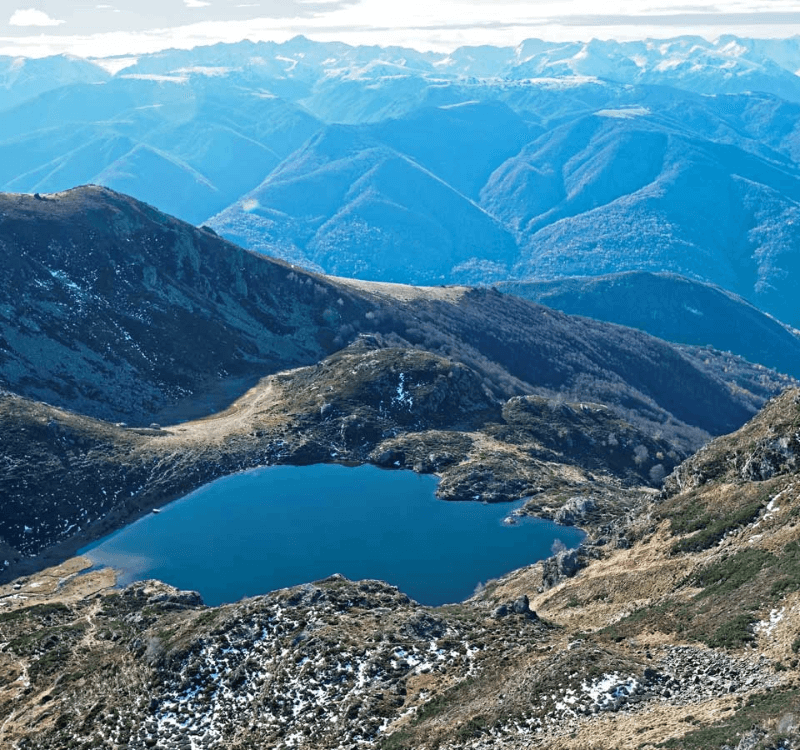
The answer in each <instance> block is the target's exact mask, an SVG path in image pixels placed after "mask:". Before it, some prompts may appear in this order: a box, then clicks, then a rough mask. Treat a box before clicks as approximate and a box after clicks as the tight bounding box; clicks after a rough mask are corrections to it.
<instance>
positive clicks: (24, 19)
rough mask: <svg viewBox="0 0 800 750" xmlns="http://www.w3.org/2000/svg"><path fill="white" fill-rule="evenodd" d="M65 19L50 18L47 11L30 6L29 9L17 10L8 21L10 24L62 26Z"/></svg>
mask: <svg viewBox="0 0 800 750" xmlns="http://www.w3.org/2000/svg"><path fill="white" fill-rule="evenodd" d="M62 23H64V21H59V20H57V19H55V18H50V16H48V15H47V13H45V12H43V11H41V10H36V9H35V8H28V9H27V10H22V9H20V10H15V11H14V13H13V15H12V16H11V18H10V19H9V21H8V25H9V26H60V25H61V24H62Z"/></svg>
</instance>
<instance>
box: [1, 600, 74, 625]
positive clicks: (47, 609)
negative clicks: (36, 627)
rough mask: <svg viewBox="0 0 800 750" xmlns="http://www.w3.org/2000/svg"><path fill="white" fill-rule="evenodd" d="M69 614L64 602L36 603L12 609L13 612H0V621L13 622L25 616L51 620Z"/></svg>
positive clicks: (69, 611)
mask: <svg viewBox="0 0 800 750" xmlns="http://www.w3.org/2000/svg"><path fill="white" fill-rule="evenodd" d="M69 614H71V610H70V608H69V607H68V606H67V605H66V604H61V603H55V604H36V605H34V606H33V607H26V608H24V609H17V610H14V611H13V612H4V613H3V614H0V623H4V622H14V621H16V620H20V619H22V618H26V617H30V618H35V619H37V620H51V619H53V618H57V617H61V616H64V615H69Z"/></svg>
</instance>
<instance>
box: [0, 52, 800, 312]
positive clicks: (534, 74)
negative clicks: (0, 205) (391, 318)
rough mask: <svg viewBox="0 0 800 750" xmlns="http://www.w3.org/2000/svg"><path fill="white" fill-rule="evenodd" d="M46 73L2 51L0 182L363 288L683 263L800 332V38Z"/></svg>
mask: <svg viewBox="0 0 800 750" xmlns="http://www.w3.org/2000/svg"><path fill="white" fill-rule="evenodd" d="M23 63H24V64H23ZM23 63H20V62H19V61H14V60H10V59H3V60H0V70H2V69H3V68H2V66H3V65H6V68H7V75H6V77H5V79H3V80H5V82H6V87H5V88H3V87H2V86H0V190H8V191H13V192H31V193H34V192H40V193H45V192H58V191H62V190H66V189H69V188H71V187H73V186H75V185H78V184H86V183H94V184H102V185H105V186H107V187H111V188H112V189H116V190H120V191H123V192H125V193H129V194H131V195H134V196H135V197H137V198H139V199H141V200H145V201H147V202H149V203H151V204H152V205H154V206H156V207H158V208H159V209H161V210H165V211H167V212H169V213H171V214H173V215H176V216H178V217H179V218H182V219H184V220H188V221H191V222H193V223H195V224H198V225H200V224H205V225H207V226H211V227H212V228H214V229H215V230H216V231H217V232H219V233H220V234H223V235H225V236H228V237H229V238H231V239H233V240H234V241H236V242H238V243H241V244H243V245H246V246H247V247H249V248H252V249H258V250H260V251H262V252H266V253H268V254H272V255H276V256H278V257H283V258H284V259H286V260H287V261H289V262H291V263H295V264H297V265H302V266H304V267H307V268H310V269H314V270H317V271H324V272H328V273H335V274H339V275H344V276H354V277H359V278H363V279H382V280H387V281H394V282H401V283H403V282H407V283H426V284H431V283H434V284H435V283H445V284H446V283H470V284H486V283H495V282H499V281H503V280H506V279H512V280H518V281H525V280H529V279H546V278H558V277H562V276H572V275H589V276H592V275H605V274H611V273H619V272H623V271H650V272H660V271H664V270H667V271H670V272H672V273H677V274H680V275H684V276H687V277H690V278H693V279H695V280H697V281H702V282H707V283H712V284H716V285H719V286H721V287H723V288H725V289H728V290H730V291H732V292H733V293H735V294H737V295H739V296H741V297H743V298H745V299H747V300H748V301H749V302H751V303H752V304H755V305H757V306H758V307H759V308H761V309H763V310H765V311H767V312H769V313H770V314H772V315H774V316H776V317H777V318H779V319H781V320H785V321H786V322H787V323H789V324H791V325H795V326H800V313H798V311H797V309H796V306H795V305H794V304H793V303H792V298H793V293H794V289H795V287H796V284H797V278H798V273H799V272H800V259H799V258H798V249H797V248H798V247H800V243H799V242H798V240H799V239H800V237H798V235H797V232H798V229H797V227H798V226H800V213H799V211H800V167H799V166H798V163H799V162H798V160H800V89H798V81H800V78H798V76H796V75H795V71H796V70H800V45H799V44H798V42H797V40H782V41H774V40H772V41H770V40H749V39H739V38H734V37H724V38H722V39H720V40H718V41H717V42H714V43H711V42H707V41H704V40H702V39H699V38H694V37H679V38H676V39H670V40H649V41H645V42H631V43H616V42H599V41H596V40H595V41H592V42H589V43H585V44H583V43H581V44H577V43H576V44H553V43H547V42H542V41H540V40H527V41H525V42H523V43H522V44H520V45H518V46H517V47H516V48H502V49H501V48H490V47H471V48H462V49H459V50H455V51H453V53H452V54H450V55H442V54H437V53H421V52H416V51H414V50H408V49H402V48H397V47H389V48H379V47H352V46H349V45H345V44H340V43H318V42H313V41H310V40H308V39H305V38H302V37H298V38H296V39H293V40H290V41H288V42H285V43H283V44H273V43H252V42H241V43H237V44H229V45H224V44H222V45H215V46H212V47H205V48H195V49H192V50H168V51H164V52H159V53H155V54H152V55H142V56H140V57H139V58H138V59H135V60H128V59H121V60H116V61H115V60H110V61H104V62H103V65H104V66H105V68H108V69H114V68H115V67H118V68H120V69H119V70H118V71H117V72H116V73H115V74H114V75H111V74H110V73H108V70H106V69H105V68H103V67H101V66H99V65H98V64H95V63H91V62H87V61H78V60H74V59H70V58H48V59H47V60H46V61H23ZM20 71H22V72H20ZM25 71H28V73H27V74H26V75H30V76H33V78H36V80H41V81H42V82H43V83H42V85H39V84H37V85H32V86H31V87H29V91H28V89H26V88H25V87H24V86H23V85H22V84H21V83H20V81H23V80H24V75H23V73H25ZM37 71H38V72H37ZM42 71H46V72H47V73H48V75H47V76H45V74H44V73H43V72H42ZM37 76H38V77H37ZM45 77H46V78H47V81H45V80H44V79H45ZM45 84H46V85H45ZM26 91H28V93H27V94H26V93H25V92H26ZM708 217H713V220H711V221H709V220H708Z"/></svg>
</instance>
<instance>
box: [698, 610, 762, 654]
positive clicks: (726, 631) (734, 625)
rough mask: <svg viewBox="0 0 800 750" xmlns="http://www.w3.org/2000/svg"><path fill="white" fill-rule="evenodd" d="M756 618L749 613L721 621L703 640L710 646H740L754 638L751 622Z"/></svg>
mask: <svg viewBox="0 0 800 750" xmlns="http://www.w3.org/2000/svg"><path fill="white" fill-rule="evenodd" d="M756 620H757V618H756V617H754V616H753V615H751V614H738V615H735V616H734V617H732V618H731V619H730V620H726V621H725V622H723V623H722V624H721V625H720V626H719V627H718V628H717V629H716V630H715V631H714V632H713V633H712V634H711V635H710V636H709V637H707V638H706V639H705V642H706V643H707V644H708V645H709V646H711V647H712V648H740V647H742V646H744V644H745V643H749V642H750V641H752V640H754V639H755V636H754V635H753V629H752V626H753V623H754V622H756Z"/></svg>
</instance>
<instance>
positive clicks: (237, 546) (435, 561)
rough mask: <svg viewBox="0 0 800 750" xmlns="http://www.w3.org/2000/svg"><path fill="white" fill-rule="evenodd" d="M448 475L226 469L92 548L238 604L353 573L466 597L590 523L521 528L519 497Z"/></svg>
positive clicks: (132, 569)
mask: <svg viewBox="0 0 800 750" xmlns="http://www.w3.org/2000/svg"><path fill="white" fill-rule="evenodd" d="M437 481H438V480H437V479H436V478H435V477H432V476H419V475H417V474H414V473H412V472H408V471H383V470H381V469H376V468H375V467H372V466H361V467H359V468H347V467H343V466H337V465H330V464H325V465H317V466H305V467H296V466H273V467H269V468H264V469H256V470H254V471H250V472H247V473H244V474H237V475H235V476H231V477H226V478H224V479H220V480H218V481H216V482H213V483H212V484H209V485H207V486H205V487H203V488H201V489H199V490H197V491H196V492H193V493H192V494H191V495H188V496H187V497H185V498H183V499H182V500H178V501H176V502H174V503H171V504H170V505H167V506H165V507H164V508H163V509H162V510H161V512H160V513H158V514H155V513H154V514H151V515H148V516H147V517H145V518H142V519H140V520H139V521H137V522H136V523H134V524H132V525H130V526H128V527H127V528H124V529H122V530H120V531H118V532H116V533H115V534H112V535H111V536H108V537H106V538H105V539H102V540H101V541H99V542H97V543H95V544H93V545H90V546H89V547H86V548H85V549H83V550H81V553H82V554H86V555H87V556H88V557H90V558H91V559H92V560H93V561H94V562H95V563H97V564H101V565H109V566H112V567H114V568H117V569H118V570H120V572H121V576H120V578H121V581H122V582H130V581H133V580H143V579H147V578H157V579H159V580H162V581H166V582H167V583H170V584H172V585H173V586H177V587H178V588H182V589H193V590H196V591H199V592H200V593H201V595H202V596H203V599H204V600H205V602H206V603H207V604H212V605H215V604H221V603H223V602H233V601H237V600H238V599H240V598H242V597H243V596H253V595H255V594H264V593H266V592H268V591H272V590H274V589H278V588H283V587H286V586H293V585H296V584H298V583H306V582H309V581H314V580H318V579H320V578H324V577H327V576H329V575H331V574H333V573H341V574H342V575H344V576H346V577H347V578H350V579H353V580H358V579H362V578H378V579H381V580H384V581H388V582H389V583H392V584H394V585H395V586H398V587H399V588H400V589H401V590H402V591H403V592H405V593H406V594H408V595H409V596H410V597H412V598H413V599H416V600H417V601H418V602H420V603H422V604H430V605H437V604H444V603H446V602H455V601H461V600H462V599H465V598H466V597H468V596H469V595H470V594H472V592H473V591H474V590H475V587H476V585H477V584H478V583H479V582H483V581H486V580H487V579H489V578H495V577H497V576H499V575H502V574H503V573H507V572H508V571H510V570H513V569H514V568H519V567H521V566H523V565H529V564H530V563H533V562H536V561H537V560H541V559H542V558H545V557H547V556H549V555H550V554H551V548H552V546H553V543H554V542H555V540H557V539H558V540H560V541H561V542H563V543H564V544H565V545H566V546H567V547H575V546H577V545H578V544H579V543H580V541H581V540H582V538H583V536H584V535H583V533H582V532H581V531H579V530H578V529H574V528H567V527H563V526H558V525H556V524H553V523H550V522H549V521H543V520H539V519H526V520H524V521H522V522H520V523H518V524H516V525H513V526H509V525H507V524H504V523H503V519H504V518H506V517H507V516H508V514H509V513H510V512H511V511H512V510H513V509H514V507H517V506H512V505H508V504H502V505H488V504H482V503H476V502H459V503H453V502H444V501H442V500H437V499H436V498H435V497H434V491H435V489H436V484H437Z"/></svg>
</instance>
